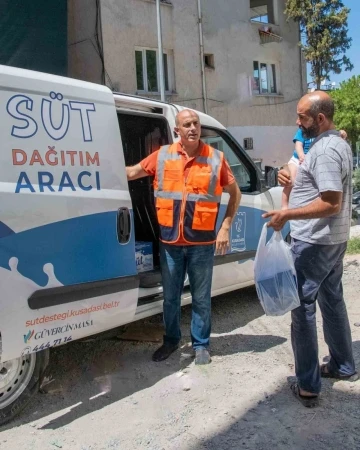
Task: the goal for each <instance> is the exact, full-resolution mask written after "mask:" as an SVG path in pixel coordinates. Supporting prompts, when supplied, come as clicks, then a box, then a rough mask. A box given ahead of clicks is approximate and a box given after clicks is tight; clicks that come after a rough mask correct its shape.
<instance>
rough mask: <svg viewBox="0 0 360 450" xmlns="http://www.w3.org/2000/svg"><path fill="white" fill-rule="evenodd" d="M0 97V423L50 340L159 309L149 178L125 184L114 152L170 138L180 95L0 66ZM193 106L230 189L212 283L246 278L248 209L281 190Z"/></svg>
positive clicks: (42, 362)
mask: <svg viewBox="0 0 360 450" xmlns="http://www.w3.org/2000/svg"><path fill="white" fill-rule="evenodd" d="M0 105H1V113H0V133H1V152H0V158H1V161H0V205H1V214H0V285H1V289H2V294H1V297H0V332H1V363H0V423H3V422H5V421H7V420H9V419H11V418H12V417H13V416H14V415H15V414H17V413H18V412H19V411H20V410H21V409H22V408H23V407H24V406H25V405H26V403H27V402H28V401H29V399H30V397H31V394H33V393H35V392H36V390H37V388H38V386H39V379H40V378H41V374H42V373H43V371H44V369H45V367H46V365H47V363H48V359H49V350H48V349H49V348H50V347H54V346H57V345H62V344H65V343H67V342H70V341H74V340H76V339H80V338H83V337H85V336H89V335H93V334H96V333H99V332H102V331H105V330H108V329H111V328H116V327H119V326H120V325H123V324H127V323H129V322H133V321H135V320H138V319H141V318H144V317H147V316H150V315H152V314H155V313H159V312H161V311H162V287H161V276H160V271H159V256H158V228H157V223H156V214H155V209H154V203H153V192H152V180H151V179H150V178H145V179H140V180H136V181H132V182H130V183H128V182H127V179H126V174H125V165H134V164H136V163H138V162H139V161H140V160H141V159H143V158H144V157H145V156H147V155H149V153H151V152H152V151H154V150H156V149H158V148H159V146H161V145H165V144H168V143H171V142H173V141H174V139H176V137H175V136H174V132H173V129H174V125H175V116H176V114H177V112H178V111H179V110H181V109H182V107H180V106H176V105H172V104H167V103H161V102H158V101H153V100H149V99H144V98H139V97H134V96H128V95H122V94H113V93H112V92H111V91H110V90H109V89H108V88H106V87H104V86H99V85H95V84H91V83H86V82H82V81H78V80H74V79H68V78H61V77H56V76H53V75H47V74H43V73H38V72H32V71H27V70H21V69H16V68H11V67H6V66H0ZM198 114H199V116H200V119H201V123H202V139H203V140H204V141H206V142H208V143H210V144H211V145H212V146H214V147H216V148H218V149H220V150H222V151H223V152H224V153H225V156H226V158H227V159H228V161H229V163H230V165H231V167H232V170H233V172H234V175H235V177H236V180H237V182H238V184H239V186H240V188H241V191H242V195H243V196H242V202H241V207H240V208H239V211H238V213H237V215H236V217H235V220H234V223H233V226H232V229H231V249H230V252H229V253H228V254H227V255H225V256H216V257H215V268H214V278H213V286H212V294H213V295H218V294H222V293H225V292H228V291H231V290H234V289H238V288H241V287H244V286H248V285H251V284H253V258H254V255H255V251H256V247H257V243H258V239H259V234H260V230H261V227H262V224H263V219H262V217H261V215H262V214H263V213H264V212H265V211H269V210H272V209H274V208H278V207H279V206H280V198H281V189H280V188H278V187H277V188H273V189H270V190H269V189H268V188H266V187H265V183H264V181H263V180H261V173H260V171H259V170H258V169H257V168H256V166H255V165H254V164H253V162H252V160H251V159H250V158H249V157H248V156H247V154H246V153H245V152H244V151H243V150H242V149H241V147H240V146H239V144H238V143H237V142H236V141H235V140H234V138H233V137H232V136H231V135H230V134H229V133H228V132H227V131H226V129H225V127H223V126H222V125H221V124H220V123H219V122H217V121H216V120H215V119H213V118H212V117H209V116H207V115H205V114H203V113H200V112H199V113H198ZM227 201H228V194H226V193H224V194H223V196H222V201H221V210H220V214H219V222H220V220H221V219H222V216H223V214H224V213H225V208H226V204H227ZM189 302H191V296H190V292H189V289H188V286H187V283H185V286H184V294H183V303H184V304H186V303H189Z"/></svg>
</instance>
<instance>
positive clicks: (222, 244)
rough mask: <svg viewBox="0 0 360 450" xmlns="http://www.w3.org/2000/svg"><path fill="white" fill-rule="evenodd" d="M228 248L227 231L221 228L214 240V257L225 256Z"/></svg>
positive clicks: (228, 236)
mask: <svg viewBox="0 0 360 450" xmlns="http://www.w3.org/2000/svg"><path fill="white" fill-rule="evenodd" d="M229 248H230V232H229V229H227V228H224V227H221V228H220V230H219V232H218V235H217V238H216V249H215V255H225V254H226V252H227V251H228V250H229Z"/></svg>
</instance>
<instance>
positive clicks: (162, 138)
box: [118, 112, 170, 166]
mask: <svg viewBox="0 0 360 450" xmlns="http://www.w3.org/2000/svg"><path fill="white" fill-rule="evenodd" d="M118 121H119V126H120V133H121V140H122V144H123V149H124V156H125V164H126V165H127V166H134V165H135V164H137V163H138V162H140V161H141V160H142V159H144V158H146V157H147V156H149V155H150V154H151V153H152V152H154V151H156V150H158V149H159V148H160V147H161V146H162V145H167V144H169V142H170V140H169V134H170V130H169V125H168V123H167V121H166V119H165V118H164V117H161V116H159V117H156V116H154V115H139V114H136V113H127V112H118Z"/></svg>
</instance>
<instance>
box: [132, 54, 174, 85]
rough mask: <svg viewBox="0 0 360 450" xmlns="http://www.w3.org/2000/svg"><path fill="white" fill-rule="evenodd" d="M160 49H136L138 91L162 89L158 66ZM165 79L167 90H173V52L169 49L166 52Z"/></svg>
mask: <svg viewBox="0 0 360 450" xmlns="http://www.w3.org/2000/svg"><path fill="white" fill-rule="evenodd" d="M157 55H158V51H157V50H154V49H150V48H137V49H135V63H136V89H137V91H138V92H153V93H158V92H159V91H160V78H159V67H158V56H157ZM163 58H164V81H165V91H166V92H172V91H173V89H174V86H173V82H172V80H173V76H172V67H173V64H172V54H171V52H169V51H166V52H164V54H163Z"/></svg>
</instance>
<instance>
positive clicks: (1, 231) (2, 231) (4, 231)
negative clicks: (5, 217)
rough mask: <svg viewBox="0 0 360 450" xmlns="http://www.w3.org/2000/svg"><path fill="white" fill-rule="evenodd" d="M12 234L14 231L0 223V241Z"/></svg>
mask: <svg viewBox="0 0 360 450" xmlns="http://www.w3.org/2000/svg"><path fill="white" fill-rule="evenodd" d="M13 233H14V231H13V230H12V229H11V228H9V227H8V226H7V225H5V224H4V223H3V222H1V221H0V239H1V238H3V237H6V236H9V235H10V234H13Z"/></svg>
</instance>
